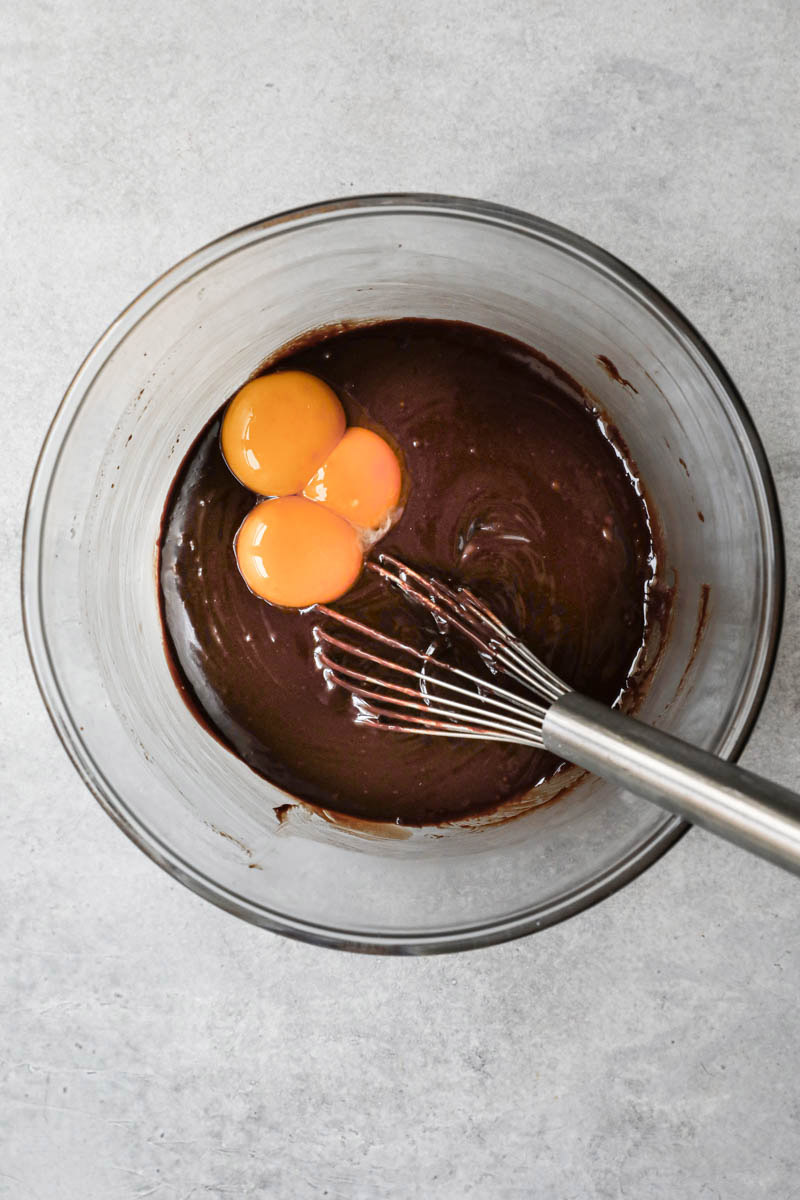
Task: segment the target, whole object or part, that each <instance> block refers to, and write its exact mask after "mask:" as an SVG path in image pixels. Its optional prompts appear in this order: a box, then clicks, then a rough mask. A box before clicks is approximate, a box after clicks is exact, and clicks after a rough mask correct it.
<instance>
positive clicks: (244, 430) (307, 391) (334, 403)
mask: <svg viewBox="0 0 800 1200" xmlns="http://www.w3.org/2000/svg"><path fill="white" fill-rule="evenodd" d="M345 425H346V419H345V415H344V409H343V408H342V406H341V403H340V402H339V397H338V396H337V395H336V393H335V392H334V391H333V389H332V388H330V387H328V385H327V383H323V381H322V380H321V379H317V378H316V376H315V375H308V374H307V373H306V372H305V371H277V372H275V374H274V375H262V376H260V377H259V378H258V379H251V380H250V382H249V383H246V384H245V385H244V387H243V388H241V389H240V390H239V391H238V392H237V393H236V395H235V396H234V398H233V400H231V402H230V404H229V405H228V409H227V411H226V413H225V416H224V417H223V420H222V453H223V455H224V456H225V461H226V462H227V464H228V466H229V467H230V469H231V471H232V472H233V474H234V475H235V476H236V478H237V479H238V480H240V482H241V483H243V484H244V485H245V487H248V488H250V489H251V491H254V492H257V493H258V494H259V495H261V496H288V495H291V494H292V493H293V492H300V491H302V489H303V486H304V485H305V483H306V482H307V480H308V479H309V478H310V477H311V475H312V473H313V472H314V471H316V469H317V467H318V466H319V464H320V463H321V462H323V461H324V460H325V459H326V458H327V457H328V455H329V454H330V453H331V451H332V450H333V448H334V447H335V446H336V444H337V442H339V441H340V440H341V437H342V434H343V433H344V431H345Z"/></svg>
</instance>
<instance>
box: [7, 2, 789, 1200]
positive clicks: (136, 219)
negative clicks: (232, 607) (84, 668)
mask: <svg viewBox="0 0 800 1200" xmlns="http://www.w3.org/2000/svg"><path fill="white" fill-rule="evenodd" d="M164 9H166V10H167V11H166V13H165V12H164V11H163V10H164ZM0 21H2V26H0V123H1V126H0V128H1V130H2V147H1V150H0V195H2V201H3V203H2V209H1V210H0V218H1V219H2V239H0V280H2V286H1V287H0V330H1V331H2V333H1V334H0V337H1V338H2V343H1V344H2V365H3V384H2V397H3V399H2V404H3V410H2V411H3V418H4V420H3V465H2V468H1V469H0V488H1V491H0V503H1V505H2V507H1V509H0V529H1V530H2V535H1V539H2V540H1V541H0V554H2V562H3V565H4V570H3V571H2V574H0V630H2V633H0V637H2V655H0V671H1V672H2V674H1V675H0V706H2V707H1V711H2V743H0V774H1V778H0V796H2V806H0V825H1V827H2V842H1V843H0V905H1V906H2V907H1V911H2V921H1V922H0V961H1V962H2V967H1V968H0V1146H2V1152H1V1153H0V1197H2V1198H3V1200H17V1198H19V1200H62V1198H65V1200H133V1198H134V1197H141V1198H144V1197H156V1198H157V1200H168V1198H171V1197H175V1198H176V1200H190V1198H192V1197H193V1198H195V1200H204V1198H206V1197H223V1198H224V1197H228V1196H231V1197H237V1198H238V1197H250V1196H256V1197H258V1196H266V1197H279V1198H283V1197H287V1198H291V1200H295V1198H298V1200H304V1198H305V1197H323V1196H328V1197H331V1198H338V1197H342V1198H346V1200H360V1198H364V1200H372V1198H381V1197H413V1196H424V1197H431V1198H433V1200H439V1198H448V1200H449V1198H451V1197H452V1198H453V1200H460V1198H462V1197H480V1198H481V1200H483V1198H485V1197H488V1198H490V1200H493V1198H495V1197H496V1198H498V1200H511V1198H516V1197H546V1198H550V1197H556V1198H559V1200H569V1198H572V1197H574V1198H581V1200H582V1198H584V1197H602V1198H606V1197H609V1198H611V1197H626V1196H627V1197H634V1198H636V1200H648V1198H651V1197H665V1198H666V1197H669V1198H670V1200H674V1198H681V1200H682V1198H684V1197H698V1198H711V1200H713V1198H715V1197H716V1198H722V1200H729V1198H731V1200H739V1198H749V1197H761V1196H768V1197H770V1200H790V1197H797V1196H800V1182H798V1166H799V1165H800V1164H799V1163H798V1159H800V1133H799V1131H798V1123H799V1122H800V1044H799V1043H798V1037H797V1030H798V1022H797V1011H798V1008H797V996H798V984H799V983H800V951H799V949H798V928H800V925H799V924H798V915H799V914H800V882H796V881H794V880H792V879H791V878H789V877H787V876H784V875H782V874H781V873H779V872H778V871H777V870H776V869H773V868H771V867H769V866H766V865H764V864H762V863H760V862H756V861H751V860H750V859H749V858H747V857H746V856H745V855H744V854H743V853H740V852H738V851H736V850H734V849H732V848H729V847H727V846H725V845H722V844H716V843H715V842H713V841H712V840H711V839H710V838H709V837H706V836H705V835H703V834H701V833H698V832H696V831H695V832H692V833H691V834H690V835H689V836H688V837H686V838H685V839H684V840H683V841H682V842H681V843H680V844H679V845H678V846H677V847H676V848H675V849H674V850H673V851H672V852H671V853H670V854H669V855H667V857H666V858H665V859H663V860H662V861H661V862H660V863H659V864H657V865H656V866H655V867H654V868H653V869H652V870H651V871H649V872H648V873H647V874H646V876H644V877H643V878H641V879H640V880H638V881H637V882H636V883H635V884H633V885H632V886H631V887H629V888H628V889H627V890H625V891H624V892H623V893H621V894H619V895H617V896H615V897H613V898H612V899H610V900H608V901H607V902H606V903H604V904H602V905H601V906H600V907H598V908H595V909H594V910H592V911H590V912H588V913H586V914H585V915H583V916H581V917H579V918H576V919H574V920H572V921H570V922H569V923H567V924H566V925H563V926H560V927H558V928H556V929H552V930H550V931H548V932H546V933H543V934H541V935H539V936H536V937H533V938H530V939H528V940H527V941H522V942H517V943H514V944H511V945H505V946H501V947H498V948H496V949H492V950H485V951H480V952H473V953H469V954H465V955H462V956H457V957H446V958H435V959H422V960H413V959H411V960H397V959H389V960H386V959H380V958H367V957H355V956H352V955H342V954H335V953H332V952H330V951H323V950H316V949H313V948H311V947H307V946H302V945H295V944H293V943H290V942H287V941H283V940H281V939H279V938H277V937H274V936H271V935H269V934H267V933H264V932H261V931H259V930H257V929H253V928H250V927H248V926H246V925H244V924H242V923H239V922H237V921H236V920H235V919H233V918H232V917H229V916H226V915H225V914H224V913H222V912H220V911H217V910H216V909H214V908H212V907H211V906H210V905H208V904H205V903H203V902H202V901H201V900H199V899H198V898H196V897H195V896H193V895H191V894H190V893H189V892H188V891H185V890H184V889H183V888H181V887H180V886H179V885H178V884H177V883H174V882H172V881H171V880H170V879H169V878H168V877H167V876H166V875H164V874H162V873H161V872H160V871H159V870H158V869H157V868H156V867H155V866H153V865H152V864H151V863H150V862H149V861H148V860H147V859H146V858H145V857H144V856H143V855H141V854H140V853H139V852H138V851H137V850H135V849H134V847H133V846H132V845H131V844H129V843H128V842H127V841H126V839H125V838H124V837H123V836H122V835H121V834H120V833H119V832H118V830H117V829H116V828H115V827H114V826H113V825H112V823H111V822H110V821H109V820H108V819H107V818H106V817H105V816H104V815H103V813H102V812H101V811H100V809H99V808H98V806H97V805H96V804H95V802H94V801H93V800H92V799H91V797H90V795H89V793H88V792H87V791H86V790H85V789H84V787H83V786H82V785H81V783H80V782H79V780H78V778H77V776H76V774H75V772H74V770H73V768H72V767H71V765H70V764H69V762H68V761H67V759H66V757H65V755H64V753H63V752H62V750H61V749H60V747H59V745H58V743H57V741H56V738H55V735H54V734H53V733H52V731H51V728H50V725H49V722H48V719H47V717H46V715H45V712H44V708H43V706H42V704H41V701H40V699H39V696H38V694H37V691H36V688H35V686H34V683H33V680H32V677H31V674H30V670H29V668H28V663H27V657H26V653H25V647H24V640H23V636H22V632H21V628H20V618H19V610H18V596H17V586H18V585H17V563H18V550H19V540H20V531H21V525H22V517H23V507H24V502H25V493H26V489H27V484H28V480H29V477H30V474H31V471H32V468H33V464H34V459H35V456H36V453H37V450H38V447H39V444H40V442H41V439H42V438H43V436H44V433H45V430H46V428H47V424H48V422H49V420H50V417H51V415H52V413H53V410H54V408H55V407H56V405H57V403H58V400H59V398H60V396H61V394H62V392H63V390H64V388H65V386H66V385H67V383H68V382H69V379H70V376H71V375H72V373H73V371H74V369H75V368H76V366H77V365H78V363H79V361H80V360H81V358H82V356H83V354H84V353H85V352H86V350H87V349H88V348H89V346H90V345H91V343H92V342H93V341H94V340H95V338H96V337H97V336H98V335H99V334H100V333H101V332H102V330H103V329H104V328H105V326H106V325H107V324H108V323H109V321H110V320H111V319H112V318H113V317H114V316H115V315H116V313H117V312H118V310H119V309H120V308H121V307H122V306H123V305H124V304H125V303H126V302H127V301H128V300H129V298H131V297H132V296H133V295H134V294H135V293H137V292H138V291H139V290H140V289H141V288H142V287H144V286H145V285H146V284H147V283H148V282H149V281H150V280H151V279H152V278H153V277H154V276H155V275H157V274H158V273H159V272H161V271H162V270H163V269H165V268H166V267H167V266H169V265H170V264H171V263H172V262H174V261H175V260H176V259H178V258H179V257H181V256H182V255H184V254H186V253H188V252H189V251H191V250H193V249H194V248H196V247H197V246H199V245H201V244H202V243H203V242H205V241H207V240H209V239H211V238H213V237H215V236H216V235H218V234H220V233H223V232H225V231H226V230H228V229H230V228H232V227H235V226H237V225H240V224H243V223H244V222H247V221H250V220H254V219H256V218H259V217H262V216H264V215H267V214H269V213H271V212H273V211H275V210H278V209H283V208H286V207H287V206H290V205H294V204H298V203H303V202H311V201H314V200H319V199H323V198H326V197H329V196H332V195H342V194H349V193H357V192H370V191H376V190H381V189H386V190H400V189H420V190H434V191H444V192H453V193H456V194H464V195H474V196H478V197H482V198H486V199H492V200H498V201H502V202H505V203H508V204H512V205H518V206H520V207H522V208H526V209H529V210H531V211H533V212H535V213H539V214H540V215H542V216H544V217H548V218H550V219H552V220H555V221H558V222H560V223H562V224H564V225H567V226H569V227H570V228H572V229H574V230H576V231H577V232H579V233H582V234H584V235H586V236H587V237H589V238H592V239H594V240H595V241H597V242H599V243H600V244H601V245H603V246H605V247H607V248H608V249H609V250H611V251H613V252H614V253H616V254H618V255H619V256H620V257H621V258H623V259H624V260H626V261H627V262H629V263H630V264H631V265H632V266H633V267H635V268H637V269H638V270H639V271H641V272H642V273H643V274H644V275H645V276H646V277H648V278H649V279H650V280H652V281H653V282H654V283H655V284H656V285H657V286H658V287H660V288H661V289H663V290H664V291H665V292H666V293H667V294H668V295H669V296H670V297H671V298H672V299H673V300H674V301H675V302H676V303H677V304H678V305H679V306H680V307H681V308H682V309H683V310H684V311H685V312H686V313H687V315H688V316H689V317H690V318H691V319H692V320H693V321H694V322H695V323H696V324H697V325H698V326H699V328H700V329H701V330H702V332H703V333H704V334H706V336H707V337H708V338H709V339H710V341H711V343H712V345H713V346H714V347H715V349H716V350H717V351H718V352H719V354H720V355H721V357H722V359H723V361H724V362H725V363H726V364H727V366H728V367H729V369H730V370H731V372H732V374H733V376H734V378H735V379H736V380H737V382H738V384H739V386H740V387H741V390H742V392H743V394H744V396H745V398H746V400H747V403H748V404H749V405H750V407H751V410H752V412H753V414H754V416H755V419H756V421H757V424H758V426H759V428H760V430H761V433H762V435H763V438H764V441H765V444H766V448H767V452H768V454H769V456H770V459H771V462H772V465H773V468H774V471H775V475H776V480H777V485H778V490H779V494H780V499H781V502H782V506H783V513H784V519H785V525H786V534H787V541H788V550H789V578H790V585H789V594H788V606H787V619H786V625H785V632H784V638H783V643H782V648H781V652H780V658H779V664H778V669H777V672H776V675H775V678H774V683H773V686H772V690H771V692H770V695H769V698H768V700H767V703H766V706H765V709H764V712H763V716H762V718H761V721H760V723H759V726H758V730H757V732H756V734H755V736H754V737H753V739H752V741H751V743H750V746H749V747H748V750H747V752H746V754H745V757H744V761H745V763H746V764H747V765H749V766H751V767H753V768H755V769H757V770H758V769H760V770H762V771H765V772H770V771H771V772H774V774H775V775H776V776H777V777H778V778H779V779H780V780H781V781H782V782H784V783H787V784H790V785H794V786H795V787H800V745H798V736H797V728H798V710H799V709H800V684H799V683H798V679H799V678H800V590H798V583H797V580H798V578H800V562H798V551H800V413H799V410H798V397H797V362H798V349H799V347H798V339H797V327H798V320H797V314H798V310H800V268H799V265H798V264H799V262H800V255H799V253H798V212H800V172H799V170H798V137H797V116H798V112H797V96H796V93H795V91H794V88H793V82H792V74H793V72H794V71H795V70H796V61H797V54H798V50H799V49H800V8H798V6H797V5H796V4H795V3H794V0H750V2H749V3H748V4H746V5H745V4H738V5H732V4H730V2H729V0H670V2H669V3H666V2H665V3H654V2H652V3H647V2H646V0H639V2H638V3H636V2H634V0H631V2H615V0H582V2H580V3H574V4H569V3H564V0H537V2H535V3H532V2H531V0H505V2H503V3H495V4H490V3H475V2H474V0H466V2H465V0H460V2H456V0H453V2H451V3H447V2H441V0H403V3H402V4H391V3H388V2H387V3H381V2H378V3H376V2H375V0H348V2H347V3H339V2H329V3H322V2H318V3H316V4H315V3H309V2H308V0H306V2H302V0H291V2H290V0H262V2H261V3H259V4H257V5H256V4H252V5H250V4H243V3H239V2H231V0H195V3H190V2H189V0H177V2H175V3H171V4H168V5H164V4H162V2H161V0H144V2H141V0H140V2H138V3H134V4H128V5H122V4H118V3H117V4H112V3H110V2H109V3H102V2H98V0H92V2H91V3H90V2H89V0H73V2H72V3H64V4H54V3H46V2H44V0H19V3H17V4H16V5H11V4H10V3H9V4H6V5H3V6H2V15H0Z"/></svg>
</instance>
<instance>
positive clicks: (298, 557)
mask: <svg viewBox="0 0 800 1200" xmlns="http://www.w3.org/2000/svg"><path fill="white" fill-rule="evenodd" d="M235 549H236V561H237V562H238V564H239V570H240V571H241V573H242V575H243V577H244V580H245V583H246V584H247V586H248V587H249V588H250V590H251V591H253V592H255V593H256V595H257V596H260V597H261V598H262V599H263V600H269V601H270V603H272V604H281V605H283V606H284V607H285V608H308V607H309V606H310V605H312V604H326V603H328V602H329V601H331V600H336V599H337V598H338V597H339V596H341V595H343V594H344V593H345V592H346V591H347V590H348V589H349V588H351V587H352V586H353V584H354V583H355V581H356V579H357V578H358V575H359V572H360V571H361V565H362V560H363V551H362V548H361V541H360V539H359V536H358V534H357V533H356V531H355V529H354V528H353V526H352V525H350V524H348V522H347V521H345V520H343V519H342V518H341V517H340V516H337V514H336V513H335V512H332V511H331V510H330V509H329V508H325V507H324V506H323V505H321V504H312V503H311V502H310V501H309V500H304V499H303V497H302V496H283V497H280V498H279V499H276V500H262V501H261V503H260V504H257V505H256V506H255V508H254V509H253V510H252V511H251V512H250V513H248V515H247V516H246V517H245V519H244V521H243V522H242V524H241V526H240V528H239V532H238V533H237V535H236V545H235Z"/></svg>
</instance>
